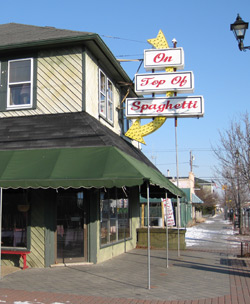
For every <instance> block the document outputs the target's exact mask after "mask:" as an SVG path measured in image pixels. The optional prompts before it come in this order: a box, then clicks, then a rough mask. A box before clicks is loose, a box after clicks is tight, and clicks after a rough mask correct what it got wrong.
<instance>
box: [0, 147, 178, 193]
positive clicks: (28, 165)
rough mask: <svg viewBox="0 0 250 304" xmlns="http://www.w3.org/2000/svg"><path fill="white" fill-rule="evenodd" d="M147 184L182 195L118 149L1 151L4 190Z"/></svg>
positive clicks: (1, 185) (159, 175)
mask: <svg viewBox="0 0 250 304" xmlns="http://www.w3.org/2000/svg"><path fill="white" fill-rule="evenodd" d="M145 181H149V182H150V184H151V185H155V186H157V187H160V188H164V189H166V190H167V191H169V192H170V193H172V194H174V195H178V196H182V195H183V193H182V191H181V190H180V189H179V188H177V187H176V186H175V185H174V184H172V183H171V182H170V181H169V180H168V179H167V178H165V177H164V176H163V175H162V174H161V173H160V172H159V171H157V170H155V169H153V168H151V167H149V166H148V165H146V164H145V163H143V162H141V161H139V160H136V159H135V158H133V157H131V156H129V155H128V154H126V153H124V152H122V151H121V150H119V149H118V148H116V147H113V146H105V147H84V148H57V149H35V150H12V151H0V187H2V188H5V189H6V188H14V189H15V188H70V187H72V188H81V187H85V188H91V187H94V188H102V187H106V188H112V187H117V188H121V187H123V186H127V187H131V186H139V185H142V184H143V183H144V182H145Z"/></svg>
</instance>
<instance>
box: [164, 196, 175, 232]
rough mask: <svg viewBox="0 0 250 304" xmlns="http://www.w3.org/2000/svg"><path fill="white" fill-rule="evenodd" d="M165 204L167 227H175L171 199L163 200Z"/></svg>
mask: <svg viewBox="0 0 250 304" xmlns="http://www.w3.org/2000/svg"><path fill="white" fill-rule="evenodd" d="M161 200H162V202H163V204H164V217H165V222H166V224H167V226H168V227H169V226H175V220H174V212H173V206H172V202H171V199H169V198H168V199H167V200H166V199H161Z"/></svg>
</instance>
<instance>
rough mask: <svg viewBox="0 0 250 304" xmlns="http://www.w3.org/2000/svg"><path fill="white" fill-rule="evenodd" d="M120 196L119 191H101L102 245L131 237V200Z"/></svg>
mask: <svg viewBox="0 0 250 304" xmlns="http://www.w3.org/2000/svg"><path fill="white" fill-rule="evenodd" d="M119 196H121V195H118V194H117V191H107V192H101V198H100V217H101V218H100V222H101V224H100V227H101V231H100V234H101V245H107V244H110V243H115V242H118V241H121V240H124V239H127V238H129V237H130V218H129V200H128V199H127V198H121V197H119ZM124 196H125V195H124Z"/></svg>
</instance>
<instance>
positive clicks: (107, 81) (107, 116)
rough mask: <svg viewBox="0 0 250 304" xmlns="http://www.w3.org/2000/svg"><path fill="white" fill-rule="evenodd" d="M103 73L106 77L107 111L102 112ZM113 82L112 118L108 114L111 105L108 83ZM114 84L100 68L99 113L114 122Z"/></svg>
mask: <svg viewBox="0 0 250 304" xmlns="http://www.w3.org/2000/svg"><path fill="white" fill-rule="evenodd" d="M101 74H103V75H104V77H105V113H102V112H101V110H100V108H101V93H102V91H101ZM109 82H110V83H111V85H112V99H111V103H112V119H110V118H109V114H108V109H109V108H110V107H109V101H110V100H109V94H108V83H109ZM114 88H115V87H114V84H113V82H112V81H111V80H110V79H109V78H108V77H107V76H106V74H105V73H104V72H103V71H102V70H101V69H99V103H98V109H99V115H100V116H102V117H103V118H105V119H106V120H107V121H108V122H110V123H113V122H114Z"/></svg>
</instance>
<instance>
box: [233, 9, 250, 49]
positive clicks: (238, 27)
mask: <svg viewBox="0 0 250 304" xmlns="http://www.w3.org/2000/svg"><path fill="white" fill-rule="evenodd" d="M247 29H248V22H245V21H243V20H242V19H241V17H240V15H239V14H238V15H237V18H236V20H235V22H234V23H233V24H231V25H230V30H231V31H233V33H234V36H235V38H236V40H237V41H238V45H239V49H240V50H241V51H245V50H247V49H248V50H250V46H244V44H243V40H244V38H245V34H246V30H247Z"/></svg>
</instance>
